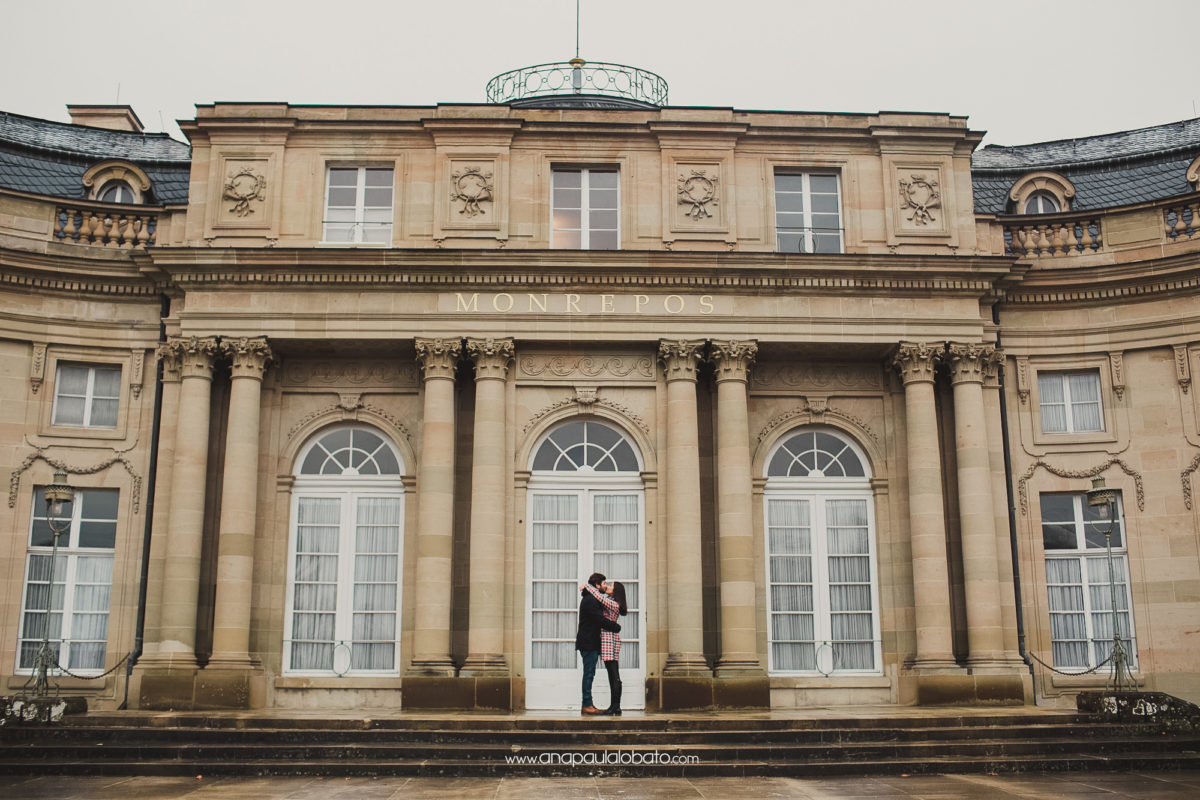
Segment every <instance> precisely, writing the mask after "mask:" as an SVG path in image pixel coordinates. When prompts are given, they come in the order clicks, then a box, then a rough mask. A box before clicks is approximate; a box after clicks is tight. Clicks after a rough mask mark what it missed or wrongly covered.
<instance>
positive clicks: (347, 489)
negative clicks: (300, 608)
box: [283, 424, 406, 677]
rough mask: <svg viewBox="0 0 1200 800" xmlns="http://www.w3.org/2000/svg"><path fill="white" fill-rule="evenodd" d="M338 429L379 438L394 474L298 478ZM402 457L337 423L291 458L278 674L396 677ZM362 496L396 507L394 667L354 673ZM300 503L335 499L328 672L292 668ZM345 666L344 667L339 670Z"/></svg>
mask: <svg viewBox="0 0 1200 800" xmlns="http://www.w3.org/2000/svg"><path fill="white" fill-rule="evenodd" d="M338 428H362V429H365V430H368V431H370V432H371V433H373V434H375V435H376V436H379V437H380V438H381V439H383V441H384V443H385V446H386V447H388V448H389V449H390V450H391V452H392V455H393V456H394V457H395V459H396V463H397V465H398V469H399V472H398V473H397V474H395V475H354V474H352V473H344V474H343V475H302V474H300V468H301V466H302V465H303V464H304V462H305V459H306V458H307V457H308V454H309V452H311V451H312V450H313V449H314V448H316V447H317V445H318V443H320V442H321V441H322V440H323V439H324V438H325V437H326V436H328V435H329V434H330V433H333V432H334V431H335V430H336V429H338ZM404 464H405V462H404V459H403V457H402V455H401V453H400V452H399V450H398V449H397V448H396V446H395V444H394V442H392V441H391V440H390V439H389V438H388V437H387V435H385V434H384V433H383V431H380V430H379V429H377V428H374V427H372V426H369V425H360V424H352V425H340V426H336V428H325V429H323V430H321V431H319V432H318V433H317V434H315V435H314V436H313V437H312V438H311V439H310V441H309V442H308V443H307V444H305V446H304V447H302V448H301V450H300V453H299V454H298V455H297V457H296V460H295V469H294V474H295V476H296V477H295V483H294V484H293V488H292V498H291V521H290V523H289V526H288V528H289V530H288V556H287V558H288V562H287V583H286V592H287V593H286V595H285V598H284V633H283V674H285V675H294V676H310V677H355V676H360V677H361V676H367V677H370V676H387V677H395V676H398V675H399V674H400V665H401V663H402V661H401V652H400V648H401V640H402V631H401V625H402V615H403V583H404V533H405V524H404V523H405V513H406V512H405V491H404V482H403V479H402V475H403V473H404V469H405V466H404ZM364 498H388V499H392V500H396V501H397V502H398V504H399V509H398V512H399V519H400V530H399V531H398V540H397V547H396V564H397V572H396V607H395V609H394V614H395V628H394V631H393V633H394V636H395V649H394V650H393V663H392V666H391V667H390V668H388V669H374V670H373V669H353V668H351V661H350V646H352V645H353V643H354V636H353V632H354V631H353V627H354V612H355V609H354V587H355V575H354V566H355V555H356V547H355V544H356V543H355V526H356V511H357V507H358V506H357V501H358V500H359V499H364ZM302 499H337V500H338V501H339V524H338V552H337V558H338V562H337V582H336V586H337V588H336V604H335V607H334V612H333V613H334V615H335V621H334V640H333V641H334V658H333V663H332V666H331V668H330V669H327V670H326V669H302V668H293V667H292V639H293V628H294V615H295V597H296V547H297V542H298V522H299V518H300V517H299V511H300V503H301V500H302ZM341 665H344V666H345V668H344V669H339V666H341Z"/></svg>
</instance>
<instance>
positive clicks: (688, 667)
mask: <svg viewBox="0 0 1200 800" xmlns="http://www.w3.org/2000/svg"><path fill="white" fill-rule="evenodd" d="M668 675H674V676H679V677H708V678H712V670H711V669H709V668H708V662H707V661H706V660H705V659H704V656H703V655H701V654H700V653H668V654H667V662H666V664H664V665H663V677H666V676H668Z"/></svg>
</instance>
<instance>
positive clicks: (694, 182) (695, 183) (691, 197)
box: [678, 169, 720, 222]
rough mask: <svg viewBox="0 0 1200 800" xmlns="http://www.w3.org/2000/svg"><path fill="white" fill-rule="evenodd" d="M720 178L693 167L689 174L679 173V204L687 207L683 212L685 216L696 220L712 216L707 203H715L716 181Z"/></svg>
mask: <svg viewBox="0 0 1200 800" xmlns="http://www.w3.org/2000/svg"><path fill="white" fill-rule="evenodd" d="M718 180H720V178H718V177H716V176H713V177H711V178H710V177H709V176H708V174H707V171H706V170H702V169H694V170H692V174H691V175H680V176H679V179H678V183H679V204H680V205H684V206H688V207H689V208H688V209H687V210H686V211H684V212H683V215H684V216H685V217H691V218H692V219H693V220H696V221H697V222H698V221H700V220H701V219H703V218H705V217H712V211H711V210H710V209H709V204H712V205H714V206H715V205H716V204H717V199H716V198H717V181H718Z"/></svg>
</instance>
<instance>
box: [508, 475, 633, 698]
mask: <svg viewBox="0 0 1200 800" xmlns="http://www.w3.org/2000/svg"><path fill="white" fill-rule="evenodd" d="M577 477H582V476H577ZM597 482H599V483H604V481H603V479H601V480H600V481H597ZM627 485H628V484H627ZM527 519H528V520H529V531H528V541H529V548H528V557H529V560H528V563H527V565H526V566H527V570H526V574H527V575H529V576H530V580H529V585H528V597H527V604H526V608H527V609H528V612H527V614H528V616H527V620H526V622H527V624H526V631H527V632H528V636H527V645H526V653H525V656H526V660H525V663H526V665H527V666H528V670H527V674H526V694H525V705H526V707H527V708H530V709H577V708H579V703H580V699H581V683H582V678H583V664H582V661H581V660H580V658H579V653H578V652H577V651H576V650H575V633H576V629H577V627H578V620H579V600H580V587H582V586H583V585H584V584H585V583H586V582H587V578H588V576H589V575H591V574H592V573H593V572H601V573H603V574H604V575H605V576H607V577H608V579H609V580H610V581H621V582H622V583H623V584H624V585H625V590H626V594H627V599H628V606H629V613H628V615H627V616H624V617H621V618H620V619H619V622H620V623H621V656H620V664H621V682H622V684H623V689H624V691H623V696H622V699H621V706H622V708H630V709H636V708H644V707H645V704H646V691H645V687H646V669H645V642H644V639H643V633H642V632H643V630H644V629H645V626H644V621H645V608H644V605H643V597H644V593H643V591H642V588H643V586H644V585H645V559H644V557H643V553H644V551H645V546H644V545H645V527H644V524H643V520H644V519H645V511H644V504H643V494H642V491H641V489H640V487H639V488H632V487H630V488H627V489H621V488H617V487H616V486H615V485H614V486H612V487H611V488H609V487H605V488H592V487H588V488H582V487H578V488H577V487H568V486H563V487H562V488H558V487H555V486H551V487H547V488H544V489H535V488H532V487H531V489H530V491H529V501H528V517H527ZM592 696H593V701H594V702H595V704H596V706H598V707H600V708H604V707H606V706H607V705H608V703H609V691H608V677H607V674H606V673H605V671H604V665H603V663H597V665H596V678H595V681H594V683H593V689H592Z"/></svg>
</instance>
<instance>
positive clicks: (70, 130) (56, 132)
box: [0, 112, 192, 205]
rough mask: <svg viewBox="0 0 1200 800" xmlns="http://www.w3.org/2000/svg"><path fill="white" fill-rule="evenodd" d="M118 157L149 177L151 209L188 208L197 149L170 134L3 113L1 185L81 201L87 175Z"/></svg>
mask: <svg viewBox="0 0 1200 800" xmlns="http://www.w3.org/2000/svg"><path fill="white" fill-rule="evenodd" d="M110 158H119V159H123V160H125V161H130V162H132V163H134V164H137V165H138V166H139V167H141V168H142V169H143V170H145V172H146V175H147V177H149V178H150V181H151V185H150V197H149V201H150V204H159V205H162V204H168V203H171V204H174V203H186V202H187V196H188V176H189V173H190V170H191V158H192V150H191V147H190V146H189V145H187V144H186V143H184V142H179V141H176V140H174V139H172V138H171V137H169V136H167V134H165V133H146V134H141V133H132V132H128V131H110V130H106V129H104V128H92V127H88V126H85V125H70V124H67V123H63V122H51V121H49V120H44V119H35V118H33V117H24V116H21V115H19V114H8V113H5V112H0V186H3V187H5V188H7V189H15V190H17V191H22V192H30V193H32V194H44V195H50V196H54V197H65V198H70V199H82V198H84V197H86V196H87V192H86V190H85V189H84V186H83V173H84V172H86V171H87V170H88V168H89V167H91V166H92V165H94V164H96V163H97V162H100V161H104V160H106V159H110Z"/></svg>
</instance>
